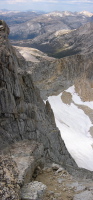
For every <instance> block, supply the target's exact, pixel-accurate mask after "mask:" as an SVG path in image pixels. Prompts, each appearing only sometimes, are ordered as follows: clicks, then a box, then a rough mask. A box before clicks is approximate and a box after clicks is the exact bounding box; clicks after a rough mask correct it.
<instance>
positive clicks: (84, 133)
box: [48, 86, 93, 171]
mask: <svg viewBox="0 0 93 200" xmlns="http://www.w3.org/2000/svg"><path fill="white" fill-rule="evenodd" d="M66 91H67V92H70V93H71V94H72V95H73V100H74V101H75V102H76V103H77V104H81V105H85V102H82V101H81V99H80V98H79V97H78V95H77V94H76V93H75V89H74V86H72V87H70V88H69V89H68V90H66ZM61 95H62V93H61V94H59V95H58V96H50V97H49V98H48V101H49V103H50V104H51V107H52V109H53V112H54V116H55V121H56V125H57V127H58V128H59V130H60V132H61V136H62V138H63V140H64V142H65V145H66V147H67V149H68V151H69V153H70V154H71V155H72V157H73V158H74V159H75V161H76V163H77V164H78V166H79V167H82V168H86V169H89V170H91V171H93V148H92V146H91V145H92V144H93V138H92V137H91V135H90V133H89V129H90V127H91V126H93V125H92V123H91V121H90V119H89V117H88V116H87V115H86V114H85V113H84V111H83V110H82V109H79V108H78V107H77V106H76V105H74V103H71V104H70V105H68V104H65V103H63V102H62V100H61ZM87 105H88V106H89V107H91V108H92V109H93V102H87Z"/></svg>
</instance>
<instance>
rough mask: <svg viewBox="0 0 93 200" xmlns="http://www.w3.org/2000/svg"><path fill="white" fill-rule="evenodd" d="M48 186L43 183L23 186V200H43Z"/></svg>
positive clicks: (36, 182) (35, 182) (31, 183)
mask: <svg viewBox="0 0 93 200" xmlns="http://www.w3.org/2000/svg"><path fill="white" fill-rule="evenodd" d="M46 189H47V187H46V185H44V184H43V183H41V182H38V181H34V182H30V183H28V184H26V185H24V186H23V188H22V190H21V199H22V200H43V197H44V195H45V192H46Z"/></svg>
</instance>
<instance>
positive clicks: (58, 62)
mask: <svg viewBox="0 0 93 200" xmlns="http://www.w3.org/2000/svg"><path fill="white" fill-rule="evenodd" d="M16 49H17V50H18V51H19V52H20V53H21V54H22V56H23V57H25V58H26V60H27V61H28V66H27V67H26V68H25V69H26V71H28V72H30V73H32V79H33V82H34V84H35V85H36V86H37V87H38V88H39V90H40V94H41V97H42V99H47V97H48V96H51V95H57V94H59V93H60V92H62V91H64V90H66V89H68V88H69V87H70V86H72V85H75V88H76V92H77V93H78V94H79V96H80V97H81V99H83V100H84V101H93V89H92V88H93V56H92V55H90V56H89V55H80V54H79V55H78V54H77V55H73V56H67V57H65V58H62V59H54V58H51V57H48V56H47V55H46V54H43V53H42V54H43V55H42V54H41V52H40V51H38V52H37V50H35V49H33V50H32V49H30V48H25V47H16ZM18 51H17V56H18V57H19V60H20V62H21V66H22V63H24V59H23V60H22V58H21V56H20V55H19V54H18ZM29 52H30V55H29ZM28 55H29V56H32V55H33V56H34V62H33V61H32V62H31V61H29V59H28ZM35 58H37V61H38V62H37V61H35ZM22 67H23V66H22Z"/></svg>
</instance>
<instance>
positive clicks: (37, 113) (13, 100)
mask: <svg viewBox="0 0 93 200" xmlns="http://www.w3.org/2000/svg"><path fill="white" fill-rule="evenodd" d="M0 23H1V29H0V36H1V37H0V38H1V48H0V143H1V145H0V148H1V149H3V148H4V147H6V146H7V145H10V144H12V143H14V142H16V141H19V140H23V139H29V140H32V139H33V140H36V141H38V142H41V143H43V145H44V153H45V155H46V157H48V158H49V159H50V160H53V161H56V162H60V163H64V164H66V163H68V164H71V165H72V166H73V165H75V166H76V164H75V162H74V161H73V159H72V158H71V156H70V155H69V153H68V152H67V150H66V147H65V145H64V142H63V141H62V139H61V136H60V132H59V131H58V129H57V128H56V126H55V123H54V119H53V117H52V115H53V113H52V111H51V109H50V108H49V106H48V105H47V106H45V104H44V103H43V101H42V99H41V97H40V94H39V91H38V89H37V88H36V87H35V86H34V84H33V82H32V78H31V74H30V72H26V71H25V70H22V69H21V68H20V62H19V60H18V58H17V57H16V55H15V50H14V49H13V48H12V47H11V45H10V43H9V41H8V39H7V30H8V27H7V25H6V24H5V23H4V22H3V21H0ZM24 64H26V62H25V60H24ZM49 113H51V114H49ZM50 118H51V119H50Z"/></svg>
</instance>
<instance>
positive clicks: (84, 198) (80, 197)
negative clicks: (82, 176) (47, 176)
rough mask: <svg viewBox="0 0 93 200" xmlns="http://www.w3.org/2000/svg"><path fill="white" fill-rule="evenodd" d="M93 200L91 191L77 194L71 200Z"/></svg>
mask: <svg viewBox="0 0 93 200" xmlns="http://www.w3.org/2000/svg"><path fill="white" fill-rule="evenodd" d="M92 199H93V194H92V193H91V191H88V190H86V191H84V192H81V193H79V194H76V195H74V198H73V200H92Z"/></svg>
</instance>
